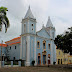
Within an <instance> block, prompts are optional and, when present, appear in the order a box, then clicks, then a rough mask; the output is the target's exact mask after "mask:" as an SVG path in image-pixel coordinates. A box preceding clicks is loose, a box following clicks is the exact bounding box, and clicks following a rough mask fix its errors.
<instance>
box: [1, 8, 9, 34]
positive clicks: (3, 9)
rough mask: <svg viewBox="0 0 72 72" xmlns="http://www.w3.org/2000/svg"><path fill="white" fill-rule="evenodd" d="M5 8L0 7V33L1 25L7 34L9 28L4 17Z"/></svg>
mask: <svg viewBox="0 0 72 72" xmlns="http://www.w3.org/2000/svg"><path fill="white" fill-rule="evenodd" d="M6 11H8V10H7V8H6V7H0V31H2V25H3V24H4V25H5V33H6V32H7V29H8V27H9V26H10V23H9V19H8V17H7V16H6Z"/></svg>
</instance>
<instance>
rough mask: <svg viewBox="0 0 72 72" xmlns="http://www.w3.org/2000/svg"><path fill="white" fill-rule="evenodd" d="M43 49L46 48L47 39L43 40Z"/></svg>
mask: <svg viewBox="0 0 72 72" xmlns="http://www.w3.org/2000/svg"><path fill="white" fill-rule="evenodd" d="M43 49H46V41H45V40H44V41H43Z"/></svg>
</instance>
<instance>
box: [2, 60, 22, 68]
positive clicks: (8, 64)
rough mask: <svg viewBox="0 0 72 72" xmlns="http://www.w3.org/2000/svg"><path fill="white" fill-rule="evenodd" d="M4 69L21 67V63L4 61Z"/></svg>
mask: <svg viewBox="0 0 72 72" xmlns="http://www.w3.org/2000/svg"><path fill="white" fill-rule="evenodd" d="M1 66H2V67H21V61H17V62H15V61H14V62H13V61H8V62H5V61H2V65H1Z"/></svg>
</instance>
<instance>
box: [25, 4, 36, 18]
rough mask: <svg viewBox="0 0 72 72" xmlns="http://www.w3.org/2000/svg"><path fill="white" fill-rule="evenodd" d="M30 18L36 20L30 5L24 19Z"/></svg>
mask: <svg viewBox="0 0 72 72" xmlns="http://www.w3.org/2000/svg"><path fill="white" fill-rule="evenodd" d="M28 17H29V18H33V19H35V18H34V16H33V14H32V12H31V9H30V5H29V8H28V11H27V13H26V15H25V17H24V18H28Z"/></svg>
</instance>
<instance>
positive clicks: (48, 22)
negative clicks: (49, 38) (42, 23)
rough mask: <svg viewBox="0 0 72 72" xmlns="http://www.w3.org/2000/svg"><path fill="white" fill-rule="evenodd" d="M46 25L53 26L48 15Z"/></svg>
mask: <svg viewBox="0 0 72 72" xmlns="http://www.w3.org/2000/svg"><path fill="white" fill-rule="evenodd" d="M46 27H53V24H52V22H51V19H50V17H48V21H47V24H46Z"/></svg>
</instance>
